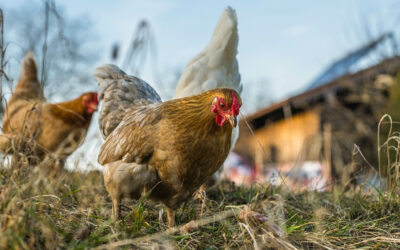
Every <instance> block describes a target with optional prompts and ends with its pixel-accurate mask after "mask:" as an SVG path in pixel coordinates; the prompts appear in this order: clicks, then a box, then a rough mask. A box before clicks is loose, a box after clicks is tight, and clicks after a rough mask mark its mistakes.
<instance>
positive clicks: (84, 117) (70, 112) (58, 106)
mask: <svg viewBox="0 0 400 250" xmlns="http://www.w3.org/2000/svg"><path fill="white" fill-rule="evenodd" d="M82 98H83V95H82V96H80V97H78V98H76V99H74V100H71V101H66V102H60V103H55V104H52V106H53V113H54V114H55V115H57V116H59V117H61V118H62V119H64V120H65V121H69V122H71V123H74V122H80V123H87V122H90V119H91V118H92V113H88V112H87V111H86V109H85V108H84V107H83V105H82V101H83V100H82Z"/></svg>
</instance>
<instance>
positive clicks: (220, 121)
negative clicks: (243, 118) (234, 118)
mask: <svg viewBox="0 0 400 250" xmlns="http://www.w3.org/2000/svg"><path fill="white" fill-rule="evenodd" d="M225 120H226V118H225V116H222V115H217V116H216V117H215V121H216V122H217V125H218V126H220V127H222V125H224V122H225Z"/></svg>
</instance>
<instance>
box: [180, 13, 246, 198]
mask: <svg viewBox="0 0 400 250" xmlns="http://www.w3.org/2000/svg"><path fill="white" fill-rule="evenodd" d="M238 42H239V36H238V28H237V16H236V11H235V10H234V9H233V8H232V7H230V6H228V7H227V8H226V9H225V11H224V12H223V13H222V15H221V17H220V18H219V21H218V23H217V26H216V27H215V29H214V33H213V35H212V37H211V40H210V42H209V43H208V45H207V46H206V47H205V48H204V49H203V51H201V52H200V53H199V54H198V55H196V56H195V57H194V58H193V59H192V60H190V61H189V63H188V64H187V65H186V68H185V70H184V72H183V73H182V75H181V77H180V78H179V80H178V85H177V87H176V90H175V95H174V98H181V97H186V96H191V95H196V94H200V93H202V92H205V91H208V90H211V89H214V88H219V87H229V88H232V89H234V90H236V91H237V92H238V93H239V94H241V92H242V88H243V86H242V84H241V82H240V73H239V64H238V61H237V59H236V55H237V46H238ZM238 137H239V126H237V127H236V128H235V129H233V131H232V137H231V140H232V143H231V148H230V151H232V150H233V149H234V147H235V144H236V141H237V139H238ZM220 169H222V168H220ZM219 175H220V171H217V172H216V173H215V174H214V176H213V179H212V180H210V181H209V183H206V186H211V185H213V184H214V183H215V182H216V181H218V180H219ZM206 186H202V188H201V189H200V191H205V189H206V188H207V187H206Z"/></svg>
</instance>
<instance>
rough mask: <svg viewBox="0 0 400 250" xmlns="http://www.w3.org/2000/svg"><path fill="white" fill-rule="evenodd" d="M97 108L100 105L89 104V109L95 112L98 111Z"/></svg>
mask: <svg viewBox="0 0 400 250" xmlns="http://www.w3.org/2000/svg"><path fill="white" fill-rule="evenodd" d="M97 106H98V105H97V104H96V103H93V102H92V103H90V104H89V108H90V109H92V110H93V111H96V110H97Z"/></svg>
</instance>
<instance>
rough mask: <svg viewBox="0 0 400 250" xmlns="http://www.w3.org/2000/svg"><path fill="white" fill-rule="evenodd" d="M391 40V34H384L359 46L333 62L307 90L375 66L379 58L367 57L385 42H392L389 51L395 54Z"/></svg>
mask: <svg viewBox="0 0 400 250" xmlns="http://www.w3.org/2000/svg"><path fill="white" fill-rule="evenodd" d="M393 39H394V37H393V34H392V33H384V34H383V35H381V36H379V37H378V38H376V39H374V40H372V41H370V42H369V43H367V44H365V45H364V46H361V47H360V48H359V49H357V50H355V51H352V52H351V53H349V54H347V55H346V56H344V57H343V58H341V59H339V60H337V61H335V62H334V63H332V64H331V65H330V66H329V67H328V68H327V69H326V70H324V71H323V72H322V73H321V74H320V75H319V76H317V77H316V78H315V79H314V80H313V81H312V82H311V83H310V85H309V86H308V87H307V90H310V89H313V88H316V87H319V86H322V85H324V84H326V83H328V82H331V81H333V80H334V79H337V78H339V77H341V76H344V75H346V74H349V73H354V72H356V71H359V70H361V69H365V68H368V67H370V66H372V65H374V64H376V63H377V61H376V60H380V58H370V59H369V60H368V58H367V57H368V56H369V55H371V54H373V52H375V51H376V50H377V48H378V47H379V46H378V45H381V44H383V43H384V42H385V41H387V40H389V41H391V42H392V44H391V47H392V48H391V49H392V50H394V52H395V53H396V50H397V48H396V47H395V43H393V41H394V40H393ZM374 59H375V60H374ZM363 60H367V62H366V63H364V64H361V62H362V61H363ZM360 64H361V65H360Z"/></svg>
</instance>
